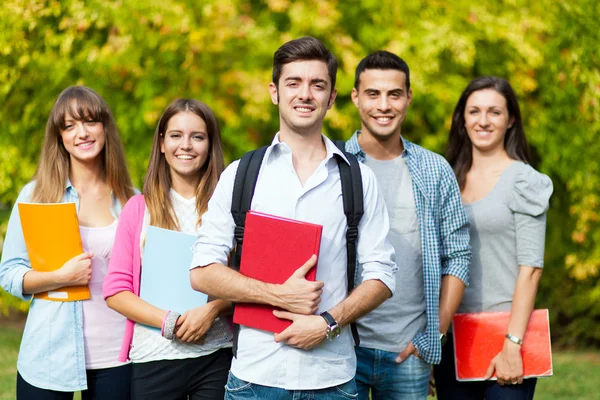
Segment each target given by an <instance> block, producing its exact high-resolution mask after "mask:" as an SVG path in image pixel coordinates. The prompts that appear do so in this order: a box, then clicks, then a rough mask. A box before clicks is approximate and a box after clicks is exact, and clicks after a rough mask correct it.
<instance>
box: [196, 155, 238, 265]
mask: <svg viewBox="0 0 600 400" xmlns="http://www.w3.org/2000/svg"><path fill="white" fill-rule="evenodd" d="M238 165H239V161H236V162H233V163H232V164H231V165H230V166H229V167H227V168H226V169H225V171H223V173H222V174H221V178H220V179H219V183H218V184H217V187H216V188H215V191H214V193H213V195H212V197H211V199H210V201H209V202H208V210H207V211H206V213H204V215H203V216H202V226H200V229H199V232H198V239H196V242H195V243H194V245H193V246H192V251H193V257H192V263H191V265H190V269H194V268H198V267H205V266H207V265H210V264H213V263H220V264H224V265H227V257H228V256H229V253H230V252H231V249H233V244H234V235H233V234H234V230H235V222H234V220H233V216H232V215H231V196H232V194H233V183H234V180H235V174H236V172H237V167H238Z"/></svg>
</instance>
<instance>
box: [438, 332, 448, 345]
mask: <svg viewBox="0 0 600 400" xmlns="http://www.w3.org/2000/svg"><path fill="white" fill-rule="evenodd" d="M447 341H448V336H446V334H445V333H441V332H440V343H441V344H442V347H444V345H445V344H446V342H447Z"/></svg>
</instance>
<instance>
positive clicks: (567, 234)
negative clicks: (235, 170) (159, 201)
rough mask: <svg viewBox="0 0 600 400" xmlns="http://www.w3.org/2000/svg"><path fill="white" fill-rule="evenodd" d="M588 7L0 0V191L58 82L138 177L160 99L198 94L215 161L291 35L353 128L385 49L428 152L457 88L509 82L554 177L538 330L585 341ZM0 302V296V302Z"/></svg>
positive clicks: (243, 144) (10, 195)
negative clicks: (307, 46)
mask: <svg viewBox="0 0 600 400" xmlns="http://www.w3.org/2000/svg"><path fill="white" fill-rule="evenodd" d="M598 20H600V3H598V2H597V1H595V0H576V1H566V0H558V1H549V0H542V1H539V2H524V1H521V0H504V1H496V2H479V3H478V2H475V3H474V2H469V1H465V0H460V1H454V2H442V1H425V0H415V1H411V2H399V1H393V0H377V1H375V0H363V1H356V0H348V1H345V2H342V1H339V0H333V1H328V2H324V1H318V0H307V1H292V0H262V1H258V0H219V1H217V0H206V1H202V2H198V1H189V0H188V1H175V0H147V1H145V2H121V1H108V2H107V1H98V0H90V1H85V2H84V1H83V0H64V1H58V0H5V1H4V3H3V7H2V8H0V57H1V59H2V62H1V63H0V132H2V134H0V158H1V159H2V160H3V162H2V163H0V203H5V204H10V203H12V202H13V201H14V199H15V198H16V196H17V193H18V190H19V189H20V188H21V187H22V186H23V184H24V183H25V182H26V181H27V180H29V179H30V178H31V176H32V174H33V172H34V170H35V166H36V162H37V157H38V154H39V149H40V145H41V143H42V140H43V130H44V128H43V127H44V125H45V119H46V118H47V116H48V113H49V111H50V108H51V107H52V103H53V101H54V100H55V99H56V97H57V95H58V94H59V93H60V91H61V90H62V89H64V88H65V87H67V86H69V85H76V84H85V85H88V86H90V87H92V88H94V89H95V90H97V91H98V92H99V93H100V94H101V95H102V96H103V97H104V98H105V99H106V100H107V102H108V104H109V105H111V107H112V109H113V111H114V114H115V116H116V119H117V122H118V125H119V128H120V132H121V136H122V139H123V142H124V144H125V147H126V151H127V157H128V161H129V165H130V168H131V173H132V176H133V177H134V182H135V183H136V184H137V186H138V187H141V183H142V177H143V174H144V171H145V167H146V163H147V158H148V155H149V151H150V146H151V140H150V138H151V136H152V134H153V131H154V127H155V124H156V122H157V119H158V117H159V116H160V113H161V112H162V110H163V109H164V107H165V106H166V105H167V104H168V103H169V102H170V101H171V100H172V99H174V98H175V97H180V96H183V97H197V98H199V99H201V100H203V101H205V102H206V103H207V104H209V105H210V106H211V107H212V108H213V110H214V111H215V113H216V114H217V117H218V118H219V121H220V122H221V126H222V133H223V138H224V143H225V147H226V154H227V157H228V160H232V159H235V158H237V157H239V156H240V155H241V154H242V153H243V152H245V151H247V150H248V149H251V148H254V147H256V146H257V145H260V144H264V143H267V142H268V141H269V140H270V139H271V138H272V136H273V134H274V132H275V131H276V130H277V127H278V119H277V109H276V107H275V106H274V105H272V104H271V101H270V98H269V96H268V92H267V84H268V82H269V81H270V76H271V64H272V55H273V52H274V51H275V50H276V49H277V48H278V47H279V46H280V45H281V44H282V43H284V42H285V41H287V40H289V39H292V38H296V37H299V36H303V35H312V36H315V37H318V38H320V39H321V40H323V41H324V42H325V44H326V45H327V46H328V47H329V48H330V49H331V50H332V51H333V52H334V54H335V55H336V56H337V58H338V61H339V64H340V70H339V73H338V85H337V87H338V91H339V96H338V100H337V101H336V105H335V107H334V108H333V109H332V110H331V111H330V112H329V114H328V117H327V119H326V123H325V128H324V129H325V131H326V133H328V134H329V135H331V136H332V137H334V138H347V137H349V136H350V134H351V132H352V131H353V130H354V129H356V128H357V127H358V126H359V122H358V118H357V113H356V110H355V109H354V106H353V105H352V103H351V101H350V93H351V90H352V86H353V82H354V68H355V67H356V65H357V64H358V62H359V61H360V59H361V58H362V57H363V56H365V55H366V54H368V53H369V52H371V51H374V50H377V49H382V48H383V49H388V50H390V51H393V52H395V53H397V54H399V55H401V56H402V57H403V58H404V59H405V60H406V61H407V62H408V64H409V65H410V66H411V67H412V71H411V81H412V88H413V93H414V100H413V104H412V106H411V110H410V111H409V113H408V118H407V121H406V123H405V125H404V127H403V133H404V134H405V135H406V136H407V137H408V138H409V139H412V140H414V141H416V142H418V143H420V144H422V145H424V146H426V147H428V148H430V149H432V150H435V151H438V152H443V150H444V147H445V144H446V140H447V134H448V129H449V126H450V116H451V113H452V110H453V108H454V105H455V103H456V101H457V99H458V96H459V94H460V92H461V91H462V90H463V89H464V87H465V86H466V85H467V83H468V82H469V81H470V80H471V79H472V78H474V77H476V76H479V75H486V74H493V75H498V76H502V77H505V78H507V79H508V80H509V81H510V82H511V84H512V85H513V86H514V88H515V90H516V91H517V93H518V94H519V97H520V101H521V104H522V108H523V115H524V117H525V124H526V131H527V134H528V138H529V140H530V143H531V144H532V146H533V147H534V149H535V150H536V154H537V155H538V157H537V165H536V166H537V167H538V168H539V169H540V170H541V171H543V172H545V173H547V174H549V175H550V176H551V177H552V178H553V181H554V183H555V187H556V190H555V194H554V196H553V200H552V211H551V213H550V214H549V218H548V246H547V261H546V265H547V268H546V270H545V274H544V279H543V280H542V287H541V288H540V296H539V298H538V304H539V306H542V307H545V306H551V308H552V316H553V320H554V322H555V324H554V326H555V328H553V332H554V333H557V334H559V335H561V336H562V337H565V338H567V337H572V336H571V335H575V337H576V338H577V339H582V340H583V341H584V342H585V343H589V344H591V343H595V344H598V343H600V333H596V332H597V331H598V330H597V329H590V327H591V326H592V325H593V323H594V322H596V321H597V320H598V319H599V318H600V310H599V309H598V304H600V302H598V296H600V294H599V293H598V292H599V291H600V285H599V283H598V276H599V272H600V246H598V243H599V242H600V226H599V218H600V216H599V214H598V209H599V204H600V163H599V161H598V157H597V154H600V144H599V142H598V141H597V137H598V133H599V132H600V112H599V109H600V107H599V101H600V98H599V97H600V71H599V69H598V66H599V65H600V59H599V58H600V50H599V49H600V47H598V43H600V32H599V31H598V29H597V27H596V25H597V21H598ZM3 302H5V300H3V298H0V304H5V303H3Z"/></svg>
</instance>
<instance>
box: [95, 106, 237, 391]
mask: <svg viewBox="0 0 600 400" xmlns="http://www.w3.org/2000/svg"><path fill="white" fill-rule="evenodd" d="M223 168H224V161H223V151H222V148H221V138H220V134H219V127H218V125H217V121H216V118H215V116H214V114H213V113H212V111H211V110H210V108H209V107H208V106H207V105H206V104H204V103H202V102H200V101H198V100H194V99H177V100H175V101H173V102H172V103H171V104H170V105H169V106H168V107H167V109H166V110H165V111H164V113H163V115H162V116H161V118H160V120H159V122H158V126H157V127H156V131H155V133H154V143H153V146H152V153H151V155H150V161H149V164H148V172H147V173H146V178H145V181H144V195H139V196H134V197H132V198H131V200H129V202H128V203H127V205H126V206H125V208H124V209H123V214H122V218H121V220H120V222H119V227H118V230H117V237H116V241H115V248H114V252H113V258H112V259H111V262H110V266H109V272H108V275H107V278H106V280H105V282H104V296H105V298H106V302H107V304H108V305H109V307H111V308H112V309H114V310H116V311H118V312H119V313H121V314H123V315H124V316H126V317H127V318H128V321H127V330H126V332H125V335H124V337H123V345H122V349H121V355H120V360H121V361H125V360H126V359H127V358H130V359H131V360H132V361H133V372H132V382H131V385H132V387H131V389H132V398H134V399H165V398H171V399H186V398H188V396H189V397H190V398H194V399H196V398H198V399H200V398H205V399H216V398H223V397H224V392H225V390H224V386H225V383H226V381H227V374H228V372H229V367H230V364H231V358H232V353H231V345H232V344H231V340H232V331H231V326H230V324H229V322H228V321H227V320H226V319H225V318H222V317H221V316H223V315H224V314H227V313H229V312H231V303H230V302H227V301H223V300H214V301H210V302H208V303H207V304H205V305H203V306H200V307H197V308H193V309H190V310H188V311H186V312H185V313H183V314H182V315H179V314H177V313H175V312H172V311H169V310H162V309H160V308H158V307H155V306H154V305H152V304H149V303H148V302H146V301H145V300H143V299H141V298H140V297H139V295H140V276H141V271H142V269H143V267H144V260H143V259H142V256H143V253H144V251H143V250H144V246H145V236H146V232H147V230H148V226H149V225H152V226H156V227H160V228H165V229H170V230H177V231H180V232H184V233H188V234H194V235H195V234H196V233H197V230H198V228H199V226H200V224H201V223H202V215H203V214H204V212H205V211H206V209H207V207H208V200H209V199H210V197H211V195H212V193H213V191H214V189H215V186H216V184H217V181H218V179H219V175H220V174H221V172H222V171H223ZM185 267H186V268H187V266H185ZM165 268H169V266H168V265H165ZM144 279H153V277H152V276H150V277H148V276H147V275H144ZM154 279H157V278H154ZM188 284H189V282H188ZM150 327H155V328H160V331H158V330H155V329H151V328H150Z"/></svg>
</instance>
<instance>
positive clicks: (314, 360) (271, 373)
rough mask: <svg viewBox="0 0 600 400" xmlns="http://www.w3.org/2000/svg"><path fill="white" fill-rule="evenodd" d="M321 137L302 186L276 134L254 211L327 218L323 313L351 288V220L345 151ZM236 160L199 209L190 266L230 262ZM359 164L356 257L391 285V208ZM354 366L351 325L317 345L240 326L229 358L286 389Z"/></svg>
mask: <svg viewBox="0 0 600 400" xmlns="http://www.w3.org/2000/svg"><path fill="white" fill-rule="evenodd" d="M323 141H324V143H325V145H326V149H327V156H326V157H325V159H324V160H323V161H322V162H321V164H320V165H319V166H318V167H317V169H316V170H315V171H314V173H313V174H312V176H311V177H310V178H309V179H308V180H307V181H306V182H305V184H304V186H302V185H301V183H300V180H299V179H298V175H297V174H296V171H295V170H294V166H293V164H292V152H291V150H290V148H289V147H288V146H287V145H286V144H285V143H282V142H280V141H279V134H277V135H276V136H275V139H274V140H273V143H272V144H271V146H270V147H269V148H268V149H267V151H266V153H265V158H264V159H263V163H262V166H261V170H260V174H259V176H258V181H257V184H256V189H255V192H254V197H253V200H252V207H251V209H252V210H255V211H260V212H264V213H269V214H274V215H278V216H281V217H285V218H293V219H297V220H301V221H306V222H311V223H314V224H319V225H322V226H323V233H322V237H321V248H320V251H319V260H318V266H317V279H318V280H320V281H323V282H324V283H325V286H324V288H323V294H322V296H321V303H320V304H319V313H320V312H323V311H327V310H329V309H331V308H332V307H334V306H335V305H337V304H339V303H340V302H342V301H343V300H344V299H345V298H346V297H347V294H348V293H347V292H348V287H347V275H346V273H347V261H346V260H347V259H346V228H347V224H346V216H345V215H344V207H343V200H342V187H341V181H340V174H339V169H338V166H337V162H336V160H335V157H334V153H337V154H342V153H341V152H340V151H339V149H338V148H337V147H336V146H335V145H334V144H333V142H332V141H331V140H329V139H328V138H326V137H325V136H323ZM342 156H343V154H342ZM343 157H344V156H343ZM344 159H345V160H347V159H346V158H345V157H344ZM237 167H238V162H237V161H236V162H234V163H232V164H231V165H230V166H229V167H228V168H227V169H225V171H224V172H223V174H222V175H221V179H220V181H219V183H218V185H217V187H216V189H215V192H214V194H213V196H212V198H211V200H210V202H209V204H208V211H207V212H206V213H205V214H204V216H203V217H202V226H201V228H200V232H199V236H198V240H197V241H196V243H195V244H194V247H193V250H194V258H193V260H192V265H191V268H196V267H202V266H206V265H209V264H212V263H221V264H227V256H228V254H229V253H230V251H231V249H232V248H233V244H234V235H233V233H234V228H235V223H234V221H233V217H232V216H231V197H232V192H233V183H234V180H235V174H236V171H237ZM360 167H361V172H362V181H363V197H364V215H363V217H362V220H361V222H360V224H359V227H358V233H359V234H358V245H357V262H358V263H359V264H361V265H362V276H361V277H360V280H362V281H365V280H369V279H378V280H380V281H382V282H383V283H384V284H385V285H386V286H387V287H388V288H389V289H390V291H391V292H392V293H393V292H394V289H395V279H394V273H395V272H396V269H397V267H396V264H395V262H394V249H393V247H392V245H391V244H390V242H389V241H388V238H387V235H388V230H389V221H388V213H387V209H386V208H385V203H384V200H383V197H382V196H381V194H380V193H379V190H378V188H377V182H376V180H375V176H374V175H373V173H372V171H371V170H370V169H369V168H368V167H365V166H364V165H361V166H360ZM355 371H356V356H355V354H354V341H353V339H352V334H351V332H350V329H349V327H345V328H344V329H342V332H341V335H340V336H339V337H338V338H337V339H335V340H333V341H323V342H322V343H321V344H320V345H319V346H317V347H316V348H314V349H312V350H301V349H298V348H295V347H291V346H288V345H286V344H283V343H275V341H274V339H273V334H272V333H270V332H266V331H261V330H257V329H253V328H247V327H244V326H242V327H240V333H239V337H238V349H237V358H234V360H233V363H232V366H231V372H232V373H233V374H234V375H235V376H236V377H238V378H240V379H242V380H245V381H248V382H252V383H255V384H259V385H264V386H270V387H278V388H283V389H287V390H311V389H322V388H327V387H332V386H337V385H340V384H342V383H345V382H348V381H349V380H351V379H352V378H353V377H354V375H355Z"/></svg>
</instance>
